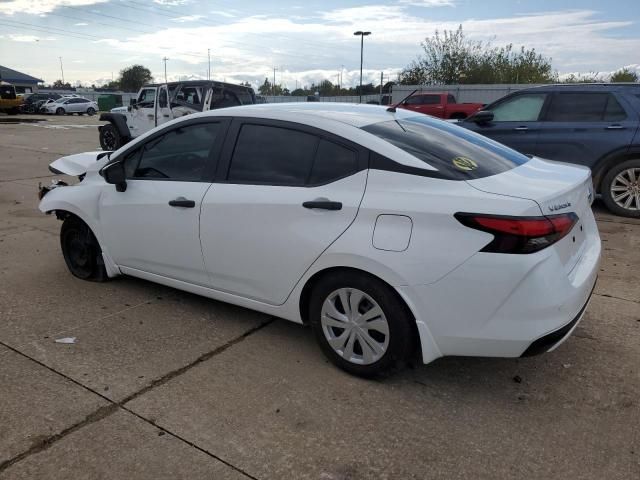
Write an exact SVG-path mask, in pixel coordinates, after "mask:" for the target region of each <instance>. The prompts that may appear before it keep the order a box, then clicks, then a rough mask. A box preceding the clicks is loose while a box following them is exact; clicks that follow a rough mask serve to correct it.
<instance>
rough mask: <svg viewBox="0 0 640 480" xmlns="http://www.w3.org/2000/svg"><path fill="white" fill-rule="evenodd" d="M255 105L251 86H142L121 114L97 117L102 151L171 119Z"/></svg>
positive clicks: (210, 83) (189, 83) (206, 83)
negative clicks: (100, 124) (100, 123)
mask: <svg viewBox="0 0 640 480" xmlns="http://www.w3.org/2000/svg"><path fill="white" fill-rule="evenodd" d="M254 103H256V96H255V93H254V92H253V89H252V88H251V87H246V86H244V85H234V84H231V83H223V82H213V81H208V80H207V81H186V82H169V83H166V84H150V85H145V86H143V87H142V88H141V89H140V91H139V92H138V97H137V99H133V100H132V103H131V105H129V107H128V108H127V109H126V111H124V112H120V111H116V112H114V111H111V112H109V113H103V114H102V115H100V120H104V121H107V122H108V123H107V124H106V125H102V126H101V127H99V129H98V130H99V134H100V146H101V147H102V149H103V150H109V151H110V150H117V149H118V148H120V147H121V146H122V145H124V144H125V143H127V142H128V141H130V140H131V139H133V138H136V137H139V136H140V135H142V134H143V133H146V132H148V131H149V130H151V129H152V128H154V127H157V126H158V125H162V124H163V123H166V122H168V121H170V120H172V119H174V118H178V117H182V116H184V115H190V114H192V113H196V112H206V111H207V110H213V109H216V108H225V107H232V106H236V105H247V104H254Z"/></svg>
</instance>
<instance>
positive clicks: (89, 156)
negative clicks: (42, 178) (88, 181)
mask: <svg viewBox="0 0 640 480" xmlns="http://www.w3.org/2000/svg"><path fill="white" fill-rule="evenodd" d="M108 153H110V152H105V151H103V150H98V151H96V152H84V153H76V154H74V155H69V156H66V157H62V158H59V159H58V160H56V161H55V162H52V163H51V164H50V165H49V170H51V171H52V172H53V173H55V174H57V175H73V176H78V175H82V174H83V173H86V172H87V170H88V169H89V167H91V166H93V165H95V163H96V162H97V161H98V160H100V159H101V158H103V157H104V156H106V155H107V154H108Z"/></svg>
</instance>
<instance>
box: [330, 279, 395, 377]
mask: <svg viewBox="0 0 640 480" xmlns="http://www.w3.org/2000/svg"><path fill="white" fill-rule="evenodd" d="M320 324H321V325H322V331H323V333H324V336H325V338H326V339H327V342H328V343H329V345H330V346H331V348H332V349H333V350H334V351H335V352H336V353H337V354H338V355H340V356H341V357H342V358H344V359H345V360H346V361H348V362H350V363H354V364H358V365H370V364H372V363H375V362H377V361H378V360H380V359H381V358H382V357H383V356H384V354H385V353H386V352H387V349H388V347H389V323H388V322H387V317H386V316H385V314H384V312H383V310H382V308H381V307H380V305H378V303H377V302H376V301H375V300H374V299H373V298H371V297H370V296H369V295H367V294H366V293H364V292H363V291H361V290H358V289H355V288H340V289H338V290H335V291H333V292H332V293H331V294H330V295H329V296H328V297H327V298H326V299H325V301H324V302H323V304H322V311H321V314H320Z"/></svg>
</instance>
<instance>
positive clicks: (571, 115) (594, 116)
mask: <svg viewBox="0 0 640 480" xmlns="http://www.w3.org/2000/svg"><path fill="white" fill-rule="evenodd" d="M625 117H626V114H625V112H624V109H623V108H622V107H621V106H620V104H619V103H618V101H617V100H616V98H615V97H614V96H613V95H611V94H609V93H580V92H576V93H574V92H566V93H557V94H556V95H554V96H553V98H552V99H551V105H550V107H549V111H548V112H547V115H546V121H548V122H601V121H603V120H607V121H613V120H616V119H617V120H622V119H624V118H625Z"/></svg>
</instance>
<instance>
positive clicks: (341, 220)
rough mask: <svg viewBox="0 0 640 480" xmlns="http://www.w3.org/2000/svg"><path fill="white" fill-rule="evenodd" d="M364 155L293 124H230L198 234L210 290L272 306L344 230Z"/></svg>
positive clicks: (358, 191) (361, 183)
mask: <svg viewBox="0 0 640 480" xmlns="http://www.w3.org/2000/svg"><path fill="white" fill-rule="evenodd" d="M366 162H367V154H366V152H364V151H363V150H362V149H361V148H359V147H356V146H353V145H351V144H348V143H346V142H344V141H343V140H341V139H340V138H338V137H334V136H332V135H329V134H326V135H325V134H324V133H323V132H322V131H319V130H315V129H310V128H307V127H304V126H301V125H299V124H292V123H288V122H280V121H266V120H259V119H246V120H240V119H237V120H234V122H233V125H232V128H231V130H230V134H229V138H228V139H227V142H226V143H225V147H224V153H223V159H222V161H221V164H220V167H219V168H218V173H217V178H218V179H217V180H216V182H215V183H214V184H213V186H212V187H211V188H210V189H209V190H208V192H207V194H206V195H205V197H204V200H203V203H202V212H201V216H200V235H201V241H202V251H203V255H204V261H205V265H206V267H207V269H208V271H209V272H210V276H211V286H212V288H214V289H216V290H221V291H225V292H230V293H233V294H236V295H240V296H242V297H245V298H252V299H255V300H258V301H261V302H265V303H269V304H272V305H280V304H282V303H284V302H285V300H286V299H287V297H288V295H289V294H290V292H291V291H292V290H293V288H294V286H295V285H296V283H297V282H298V280H299V279H300V278H301V277H302V275H303V274H304V272H305V271H306V270H307V269H308V268H309V267H310V266H311V264H312V263H313V262H314V261H315V260H316V259H317V258H318V256H320V254H322V252H323V251H324V250H325V249H326V248H327V247H329V245H331V243H332V242H333V241H335V240H336V239H337V238H338V237H339V236H340V235H341V234H342V233H343V232H344V231H345V230H346V229H347V228H348V227H349V225H350V224H351V222H352V221H353V220H354V218H355V216H356V213H357V211H358V208H359V205H360V201H361V199H362V196H363V194H364V189H365V183H366V176H367V171H366Z"/></svg>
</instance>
